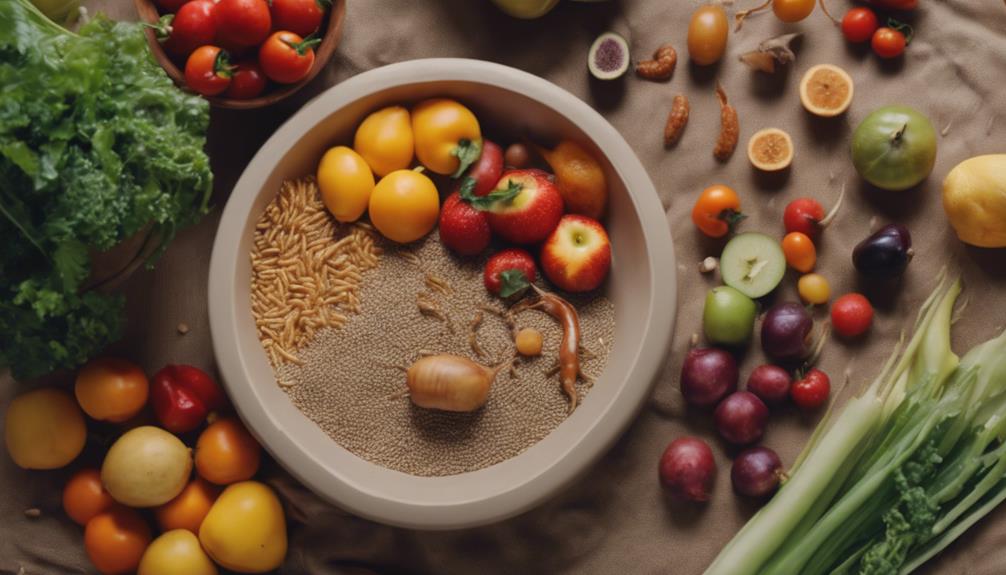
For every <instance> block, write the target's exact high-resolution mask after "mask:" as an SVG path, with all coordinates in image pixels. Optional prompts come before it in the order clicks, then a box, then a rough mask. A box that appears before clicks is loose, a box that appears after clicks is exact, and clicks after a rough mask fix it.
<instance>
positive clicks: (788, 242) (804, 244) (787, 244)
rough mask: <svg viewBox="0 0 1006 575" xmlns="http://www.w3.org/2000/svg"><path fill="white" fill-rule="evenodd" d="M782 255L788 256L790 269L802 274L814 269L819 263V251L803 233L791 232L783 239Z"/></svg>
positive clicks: (787, 261) (787, 260)
mask: <svg viewBox="0 0 1006 575" xmlns="http://www.w3.org/2000/svg"><path fill="white" fill-rule="evenodd" d="M782 253H783V254H785V255H786V263H788V264H789V267H791V268H793V269H795V270H796V271H798V272H801V273H807V272H809V271H811V270H812V269H814V264H816V263H817V249H816V248H815V247H814V241H813V240H811V239H810V236H808V235H807V234H805V233H803V232H790V233H788V234H786V237H784V238H783V239H782Z"/></svg>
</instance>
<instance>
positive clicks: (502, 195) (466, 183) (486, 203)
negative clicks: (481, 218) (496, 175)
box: [458, 176, 524, 212]
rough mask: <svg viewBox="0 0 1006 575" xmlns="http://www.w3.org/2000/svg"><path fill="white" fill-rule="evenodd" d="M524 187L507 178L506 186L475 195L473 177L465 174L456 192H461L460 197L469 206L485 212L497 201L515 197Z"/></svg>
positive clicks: (505, 200)
mask: <svg viewBox="0 0 1006 575" xmlns="http://www.w3.org/2000/svg"><path fill="white" fill-rule="evenodd" d="M523 189H524V186H523V185H522V184H520V183H519V182H515V181H513V180H507V186H506V188H504V189H495V190H493V191H491V192H489V193H488V194H486V195H484V196H476V195H475V178H473V177H471V176H465V179H464V180H463V181H462V182H461V188H460V189H459V190H458V193H460V194H461V199H462V200H464V201H466V202H468V204H469V205H471V207H473V208H475V209H476V210H478V211H480V212H487V211H490V210H492V209H493V206H495V205H496V204H497V203H499V202H509V201H510V200H512V199H514V198H516V197H517V194H519V193H520V191H521V190H523Z"/></svg>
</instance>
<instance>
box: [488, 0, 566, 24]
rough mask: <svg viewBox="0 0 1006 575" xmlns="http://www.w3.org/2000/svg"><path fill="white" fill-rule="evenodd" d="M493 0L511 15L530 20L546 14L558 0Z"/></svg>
mask: <svg viewBox="0 0 1006 575" xmlns="http://www.w3.org/2000/svg"><path fill="white" fill-rule="evenodd" d="M493 2H495V3H496V5H497V6H499V7H500V9H502V10H503V11H504V12H506V13H507V14H509V15H511V16H514V17H516V18H525V19H528V20H530V19H533V18H540V17H542V16H544V15H545V14H548V12H549V10H551V9H552V8H555V5H556V4H558V3H559V0H493Z"/></svg>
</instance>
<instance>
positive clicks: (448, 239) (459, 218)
mask: <svg viewBox="0 0 1006 575" xmlns="http://www.w3.org/2000/svg"><path fill="white" fill-rule="evenodd" d="M491 237H492V233H491V232H490V230H489V216H488V215H487V214H486V212H480V211H479V210H476V209H475V208H473V207H472V206H471V205H470V204H468V202H466V201H464V200H462V199H461V194H460V193H459V192H454V193H452V194H451V195H449V196H447V199H446V200H444V205H443V206H442V207H441V208H440V241H441V242H443V244H444V245H445V246H447V247H448V248H449V249H450V250H452V251H453V252H454V253H456V254H458V255H462V256H474V255H476V254H478V253H480V252H481V251H482V250H484V249H486V248H487V247H488V246H489V240H490V239H491Z"/></svg>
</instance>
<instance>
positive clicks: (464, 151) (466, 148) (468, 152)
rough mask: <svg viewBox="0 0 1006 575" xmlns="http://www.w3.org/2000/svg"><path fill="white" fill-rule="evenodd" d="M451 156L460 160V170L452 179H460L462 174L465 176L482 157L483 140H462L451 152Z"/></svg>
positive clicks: (455, 172)
mask: <svg viewBox="0 0 1006 575" xmlns="http://www.w3.org/2000/svg"><path fill="white" fill-rule="evenodd" d="M451 155H452V156H454V157H455V158H457V159H458V169H457V170H455V171H454V173H453V174H451V177H452V178H460V177H461V174H464V173H465V171H466V170H468V168H469V167H470V166H471V165H472V164H474V163H475V162H477V161H479V158H480V157H481V156H482V140H481V139H478V140H469V139H468V138H461V139H460V140H458V145H457V146H455V147H454V149H453V150H451Z"/></svg>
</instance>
